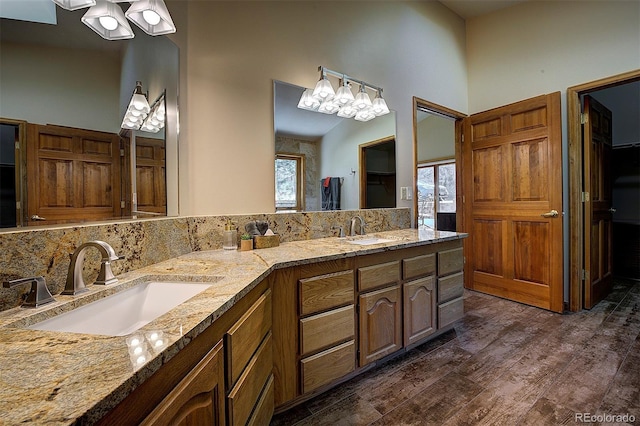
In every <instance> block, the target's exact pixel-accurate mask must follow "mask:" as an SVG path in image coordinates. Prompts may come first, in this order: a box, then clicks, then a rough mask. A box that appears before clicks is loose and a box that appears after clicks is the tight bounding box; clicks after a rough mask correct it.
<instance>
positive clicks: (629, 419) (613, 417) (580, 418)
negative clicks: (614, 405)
mask: <svg viewBox="0 0 640 426" xmlns="http://www.w3.org/2000/svg"><path fill="white" fill-rule="evenodd" d="M635 421H636V416H634V415H633V414H629V413H625V414H591V413H576V415H575V422H576V423H634V422H635Z"/></svg>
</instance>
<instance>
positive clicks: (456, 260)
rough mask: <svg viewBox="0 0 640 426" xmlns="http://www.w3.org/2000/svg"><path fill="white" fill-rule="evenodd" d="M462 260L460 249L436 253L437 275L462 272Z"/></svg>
mask: <svg viewBox="0 0 640 426" xmlns="http://www.w3.org/2000/svg"><path fill="white" fill-rule="evenodd" d="M463 259H464V258H463V257H462V248H455V249H451V250H444V251H440V252H438V275H447V274H450V273H452V272H458V271H462V268H463V267H464V260H463Z"/></svg>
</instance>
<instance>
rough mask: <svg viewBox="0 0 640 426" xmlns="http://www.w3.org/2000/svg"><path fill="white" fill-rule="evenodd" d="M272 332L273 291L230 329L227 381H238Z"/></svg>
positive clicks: (263, 296)
mask: <svg viewBox="0 0 640 426" xmlns="http://www.w3.org/2000/svg"><path fill="white" fill-rule="evenodd" d="M269 330H271V290H267V291H265V292H264V294H262V296H260V298H259V299H258V300H256V302H255V303H254V304H253V305H252V306H251V308H249V310H248V311H247V312H245V314H244V315H242V317H241V318H240V319H239V320H238V322H236V323H235V324H234V325H233V327H231V328H230V329H229V331H228V332H227V336H226V342H225V344H226V346H227V379H228V383H229V386H233V384H234V383H235V382H236V380H238V377H240V374H242V371H243V370H244V368H245V367H246V365H247V363H248V362H249V359H250V358H251V356H252V355H253V354H254V352H255V351H256V349H257V348H258V345H259V344H260V342H262V339H263V338H264V336H265V335H266V334H267V332H268V331H269Z"/></svg>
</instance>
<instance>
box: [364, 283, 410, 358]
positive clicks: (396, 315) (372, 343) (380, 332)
mask: <svg viewBox="0 0 640 426" xmlns="http://www.w3.org/2000/svg"><path fill="white" fill-rule="evenodd" d="M401 310H402V306H401V297H400V286H399V285H398V286H394V287H390V288H383V289H382V290H377V291H372V292H371V293H365V294H362V295H360V312H359V324H360V342H359V343H360V345H359V347H360V366H361V367H362V366H365V365H367V364H368V363H370V362H372V361H375V360H377V359H380V358H382V357H384V356H385V355H389V354H390V353H393V352H395V351H397V350H398V349H400V348H402V323H401V321H402V313H401Z"/></svg>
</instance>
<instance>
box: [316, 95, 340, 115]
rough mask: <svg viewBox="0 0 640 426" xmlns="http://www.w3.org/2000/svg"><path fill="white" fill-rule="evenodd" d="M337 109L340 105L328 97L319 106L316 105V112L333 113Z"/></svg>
mask: <svg viewBox="0 0 640 426" xmlns="http://www.w3.org/2000/svg"><path fill="white" fill-rule="evenodd" d="M339 109H340V105H338V104H337V103H335V102H333V100H331V99H328V100H325V101H324V102H322V103H321V104H320V107H318V112H321V113H323V114H335V113H336V112H338V110H339Z"/></svg>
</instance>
